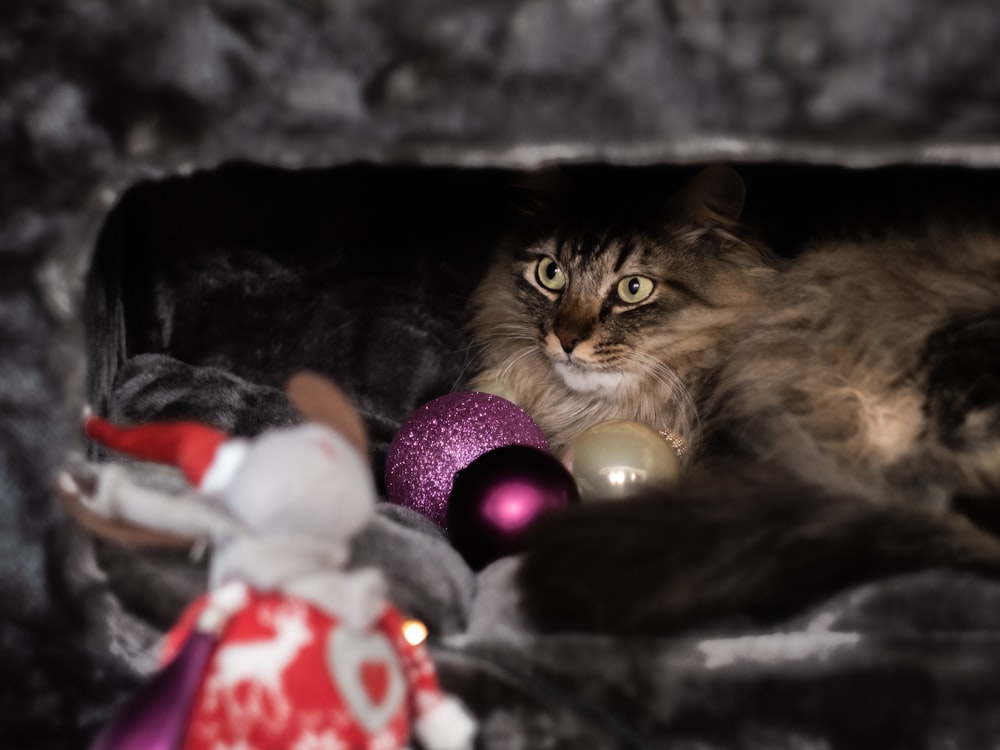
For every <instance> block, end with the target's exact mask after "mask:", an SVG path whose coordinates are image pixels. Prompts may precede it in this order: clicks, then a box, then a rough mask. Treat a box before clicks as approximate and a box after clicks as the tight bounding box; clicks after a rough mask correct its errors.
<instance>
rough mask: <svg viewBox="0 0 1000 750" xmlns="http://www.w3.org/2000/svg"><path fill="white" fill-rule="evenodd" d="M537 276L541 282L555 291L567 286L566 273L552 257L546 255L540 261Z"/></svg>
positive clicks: (536, 271) (536, 270)
mask: <svg viewBox="0 0 1000 750" xmlns="http://www.w3.org/2000/svg"><path fill="white" fill-rule="evenodd" d="M535 276H537V277H538V283H539V284H541V285H542V286H543V287H545V288H546V289H551V290H552V291H553V292H558V291H560V290H561V289H562V288H563V287H564V286H566V274H564V273H563V272H562V269H561V268H559V264H558V263H556V262H555V261H554V260H552V258H548V257H545V258H542V259H541V260H539V261H538V267H537V268H536V269H535Z"/></svg>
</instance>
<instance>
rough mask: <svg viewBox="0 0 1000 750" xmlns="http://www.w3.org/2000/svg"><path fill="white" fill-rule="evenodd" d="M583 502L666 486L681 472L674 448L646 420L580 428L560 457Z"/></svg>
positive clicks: (628, 496) (627, 496)
mask: <svg viewBox="0 0 1000 750" xmlns="http://www.w3.org/2000/svg"><path fill="white" fill-rule="evenodd" d="M562 462H563V465H564V466H566V468H567V469H568V470H569V472H570V474H572V475H573V479H575V480H576V484H577V487H578V488H579V490H580V499H581V500H582V501H583V502H585V503H588V502H598V501H603V500H620V499H627V498H630V497H635V496H637V495H639V494H641V493H642V492H643V491H645V490H647V489H653V488H656V487H669V486H671V485H673V484H674V483H676V482H677V479H678V477H679V475H680V461H679V459H678V456H677V451H676V450H675V448H674V447H673V446H672V445H671V444H670V443H669V442H667V439H666V438H664V437H663V436H662V435H661V434H660V433H659V432H657V431H656V430H654V429H653V428H652V427H650V426H649V425H646V424H643V423H642V422H635V421H632V420H615V421H612V422H602V423H601V424H598V425H594V426H593V427H589V428H588V429H586V430H584V431H583V432H581V433H580V434H579V435H577V436H576V438H574V439H573V441H572V442H571V443H570V445H569V447H568V448H567V449H566V452H565V453H564V454H563V457H562Z"/></svg>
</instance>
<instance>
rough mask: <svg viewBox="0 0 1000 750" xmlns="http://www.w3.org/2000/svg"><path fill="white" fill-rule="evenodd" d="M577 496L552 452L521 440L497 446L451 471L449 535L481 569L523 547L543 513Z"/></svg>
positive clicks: (572, 481)
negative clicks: (505, 445)
mask: <svg viewBox="0 0 1000 750" xmlns="http://www.w3.org/2000/svg"><path fill="white" fill-rule="evenodd" d="M579 502H580V493H579V491H578V490H577V487H576V481H575V480H574V479H573V476H572V475H571V474H570V473H569V472H568V471H567V470H566V467H565V466H563V465H562V464H561V463H560V462H559V461H558V460H557V459H556V458H555V457H554V456H552V455H551V454H550V453H548V452H546V451H542V450H539V449H537V448H531V447H528V446H524V445H510V446H507V447H504V448H497V449H495V450H492V451H490V452H488V453H485V454H483V455H482V456H480V457H479V458H477V459H476V460H475V461H473V462H472V463H471V464H469V465H468V466H467V467H466V468H464V469H462V470H461V471H459V472H458V474H457V475H456V476H455V485H454V487H453V488H452V491H451V496H450V497H449V499H448V531H449V536H450V537H451V542H452V544H453V545H454V546H455V549H457V550H458V551H459V552H460V553H461V554H462V556H463V557H464V558H465V560H466V562H468V563H469V565H470V566H471V567H472V568H473V569H474V570H479V569H481V568H483V567H485V566H486V565H488V564H489V563H491V562H493V561H494V560H496V559H498V558H500V557H505V556H507V555H513V554H517V553H518V552H523V551H524V550H525V548H526V544H527V537H528V532H529V530H530V529H531V527H532V526H533V525H534V523H535V521H537V520H538V518H539V517H540V516H541V515H542V514H544V513H548V512H550V511H553V510H563V509H565V508H567V507H569V506H570V505H573V504H576V503H579Z"/></svg>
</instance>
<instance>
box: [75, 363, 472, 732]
mask: <svg viewBox="0 0 1000 750" xmlns="http://www.w3.org/2000/svg"><path fill="white" fill-rule="evenodd" d="M289 395H290V397H291V398H292V400H293V401H294V402H295V403H296V404H297V405H298V406H299V408H300V409H301V410H302V411H303V413H304V414H306V416H307V417H312V418H313V419H315V418H316V415H317V414H318V415H319V416H320V418H321V419H322V421H323V422H325V423H326V424H319V423H316V422H306V423H303V424H301V425H298V426H294V427H288V428H280V429H274V430H271V431H268V432H264V433H263V434H261V435H259V436H258V437H256V438H253V439H236V438H230V437H229V436H227V435H226V434H225V433H222V432H220V431H218V430H216V429H213V428H211V427H207V426H205V425H202V424H199V423H194V422H179V423H157V424H146V425H139V426H133V427H122V426H117V425H114V424H111V423H109V422H107V421H105V420H103V419H100V418H97V417H90V418H88V419H87V420H86V422H85V431H86V433H87V435H88V436H89V437H90V438H91V439H92V440H95V441H96V442H98V443H100V444H102V445H104V446H106V447H108V448H111V449H113V450H115V451H119V452H122V453H125V454H128V455H131V456H134V457H137V458H141V459H145V460H149V461H157V462H161V463H168V464H172V465H175V466H177V467H179V468H180V469H181V470H182V471H183V472H184V474H185V476H186V477H187V479H188V481H189V482H190V483H191V485H192V486H193V489H192V491H191V492H189V493H187V494H185V495H181V496H176V495H167V494H163V493H160V492H158V491H155V490H152V489H149V488H145V487H142V486H139V485H138V484H136V483H134V482H133V481H131V480H130V479H129V475H128V473H127V471H126V469H125V468H124V467H123V466H121V465H116V464H111V463H107V464H101V465H99V466H98V468H97V482H96V489H95V490H94V492H93V493H92V494H89V495H88V494H82V495H80V497H81V498H82V504H83V506H84V510H83V511H80V512H78V514H77V515H78V517H79V515H80V514H81V513H82V514H84V515H88V516H89V517H90V520H91V521H93V520H95V519H97V520H105V521H107V520H112V521H118V522H124V523H126V524H130V525H134V526H138V527H142V528H144V529H147V530H154V531H158V532H167V533H169V534H173V535H176V536H180V537H184V538H188V539H194V540H200V541H201V542H203V543H207V544H209V545H210V546H211V550H212V553H211V558H210V562H209V586H208V592H207V593H206V594H204V595H203V596H202V597H200V598H199V599H198V600H196V601H195V602H194V603H193V604H191V605H190V606H189V608H188V609H187V610H186V612H185V613H184V614H183V616H182V617H181V619H180V621H179V622H178V623H177V624H176V626H175V627H174V628H173V629H172V630H171V631H170V632H169V633H168V634H167V637H166V638H165V641H164V645H163V652H162V659H161V661H162V665H163V666H162V668H161V670H160V671H159V672H158V673H156V674H155V675H154V676H153V677H152V678H151V679H150V681H149V682H147V683H146V684H145V685H144V686H142V687H141V688H140V690H139V691H138V692H137V693H136V694H135V695H134V696H132V699H131V700H130V701H129V702H128V703H127V704H126V705H125V706H123V707H122V709H121V710H120V711H119V713H118V714H117V715H116V716H115V717H114V718H113V720H112V721H111V722H110V723H109V724H108V725H107V726H106V727H105V729H104V731H103V733H102V734H101V735H100V736H99V737H98V738H97V740H96V743H95V745H94V746H93V750H139V748H142V750H168V748H177V749H178V750H180V749H181V748H183V750H237V748H238V749H239V750H278V748H281V750H355V749H358V750H362V749H364V750H397V749H398V748H402V747H405V746H407V743H408V742H409V740H410V738H411V734H412V736H414V737H415V738H416V739H417V740H418V741H419V742H420V744H421V746H422V747H426V748H428V750H463V749H466V748H471V746H472V742H473V736H474V722H473V720H472V719H471V717H470V716H469V714H468V713H467V712H466V710H465V709H464V708H463V707H462V706H461V704H460V703H459V702H458V701H457V700H456V699H454V698H453V697H451V696H448V695H445V694H444V693H443V692H442V691H441V689H440V687H439V685H438V680H437V676H436V672H435V668H434V665H433V663H432V662H431V660H430V658H429V656H428V654H427V652H426V651H425V650H424V648H423V647H422V645H420V644H417V645H412V644H411V643H410V642H408V641H407V640H406V638H405V637H404V632H403V624H404V619H403V617H402V616H401V614H400V613H399V612H398V611H397V610H396V608H395V607H394V606H393V605H392V604H391V603H390V602H389V601H388V599H387V586H386V582H385V580H384V578H383V576H382V574H381V572H380V571H379V570H376V569H359V570H352V571H345V570H344V566H345V564H346V562H347V560H348V556H349V544H348V543H349V541H350V540H351V539H352V537H354V536H355V535H356V534H357V533H358V532H359V531H361V530H362V529H363V528H364V527H365V526H366V524H368V523H369V521H370V520H371V518H372V517H373V516H374V512H375V502H376V492H375V487H374V482H373V479H372V474H371V470H370V467H369V465H368V463H367V458H366V457H367V445H366V437H365V431H364V426H363V424H362V422H361V419H360V417H359V416H358V414H357V413H356V412H355V411H354V410H353V408H352V407H351V406H350V404H349V403H348V401H347V399H346V397H345V396H344V395H343V394H342V393H341V392H340V391H339V390H338V389H337V388H335V387H334V386H333V385H332V384H331V383H329V382H328V381H326V380H324V379H322V378H320V377H319V376H316V375H312V374H308V373H303V374H301V375H298V376H296V377H295V378H293V379H292V381H290V384H289ZM91 525H92V526H99V525H100V524H99V523H97V524H91Z"/></svg>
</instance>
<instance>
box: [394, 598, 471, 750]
mask: <svg viewBox="0 0 1000 750" xmlns="http://www.w3.org/2000/svg"><path fill="white" fill-rule="evenodd" d="M379 628H380V629H381V630H382V632H383V633H387V634H390V637H391V638H392V641H393V646H394V647H395V649H396V653H397V654H398V655H399V658H400V661H401V662H402V667H403V674H404V675H405V676H406V681H407V683H408V685H409V694H410V705H411V711H412V713H413V733H414V734H415V735H416V736H417V739H419V740H420V742H421V744H422V745H423V746H424V747H426V748H428V749H429V750H471V748H472V746H473V740H474V739H475V736H476V722H475V720H474V719H473V718H472V716H471V714H469V712H468V711H467V710H466V708H465V706H463V705H462V704H461V703H460V702H459V701H458V700H457V699H456V698H454V697H453V696H451V695H448V694H446V693H444V692H442V690H441V686H440V684H439V683H438V678H437V671H436V670H435V669H434V663H433V662H432V661H431V658H430V656H429V655H428V654H427V650H426V649H425V648H424V646H423V644H420V643H418V644H411V643H410V642H409V641H407V640H406V638H404V637H403V618H402V616H401V615H400V614H399V611H398V610H397V609H396V608H395V607H392V606H391V605H390V606H387V607H386V611H385V614H383V615H382V619H381V621H380V623H379Z"/></svg>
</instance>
